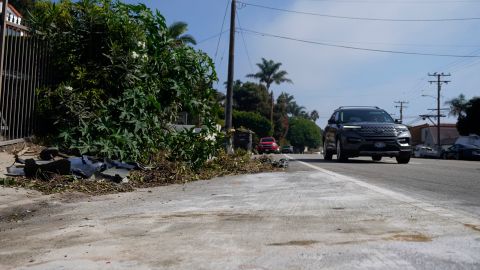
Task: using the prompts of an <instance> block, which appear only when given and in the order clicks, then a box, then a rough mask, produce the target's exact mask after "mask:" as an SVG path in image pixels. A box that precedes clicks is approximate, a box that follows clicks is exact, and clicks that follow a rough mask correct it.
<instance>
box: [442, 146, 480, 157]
mask: <svg viewBox="0 0 480 270" xmlns="http://www.w3.org/2000/svg"><path fill="white" fill-rule="evenodd" d="M442 158H443V159H467V160H480V147H478V146H475V145H468V144H454V145H452V146H450V147H449V148H448V149H447V150H445V151H443V153H442Z"/></svg>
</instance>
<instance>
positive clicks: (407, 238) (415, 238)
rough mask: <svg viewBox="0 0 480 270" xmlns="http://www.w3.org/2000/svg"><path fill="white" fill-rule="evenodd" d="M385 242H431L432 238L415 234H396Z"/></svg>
mask: <svg viewBox="0 0 480 270" xmlns="http://www.w3.org/2000/svg"><path fill="white" fill-rule="evenodd" d="M385 240H390V241H403V242H431V241H432V238H431V237H430V236H427V235H424V234H421V233H413V234H395V235H393V236H391V237H388V238H385Z"/></svg>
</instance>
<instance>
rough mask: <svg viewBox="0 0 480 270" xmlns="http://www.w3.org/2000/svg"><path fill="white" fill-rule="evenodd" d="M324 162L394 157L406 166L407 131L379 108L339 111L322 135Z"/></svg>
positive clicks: (408, 135)
mask: <svg viewBox="0 0 480 270" xmlns="http://www.w3.org/2000/svg"><path fill="white" fill-rule="evenodd" d="M323 136H324V137H323V142H324V145H323V149H324V158H325V160H331V159H332V156H333V155H334V154H336V156H337V160H339V161H346V160H347V159H348V158H350V157H358V156H370V157H372V160H374V161H380V160H381V159H382V157H395V158H396V159H397V162H398V163H408V162H409V161H410V156H411V153H412V146H411V144H410V142H411V135H410V132H409V131H408V128H407V127H406V126H404V125H402V124H400V122H399V121H395V120H393V118H392V117H391V116H390V115H389V114H388V113H387V112H386V111H384V110H382V109H380V108H378V107H361V106H360V107H359V106H357V107H340V108H338V109H336V110H335V111H334V112H333V114H332V116H331V118H330V119H329V120H328V125H327V126H326V127H325V131H324V133H323Z"/></svg>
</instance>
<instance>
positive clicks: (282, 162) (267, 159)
mask: <svg viewBox="0 0 480 270" xmlns="http://www.w3.org/2000/svg"><path fill="white" fill-rule="evenodd" d="M258 160H259V161H260V162H262V163H269V164H271V165H272V166H273V167H276V168H288V159H286V158H281V159H279V160H275V159H274V158H273V157H272V156H267V155H262V156H260V157H259V158H258Z"/></svg>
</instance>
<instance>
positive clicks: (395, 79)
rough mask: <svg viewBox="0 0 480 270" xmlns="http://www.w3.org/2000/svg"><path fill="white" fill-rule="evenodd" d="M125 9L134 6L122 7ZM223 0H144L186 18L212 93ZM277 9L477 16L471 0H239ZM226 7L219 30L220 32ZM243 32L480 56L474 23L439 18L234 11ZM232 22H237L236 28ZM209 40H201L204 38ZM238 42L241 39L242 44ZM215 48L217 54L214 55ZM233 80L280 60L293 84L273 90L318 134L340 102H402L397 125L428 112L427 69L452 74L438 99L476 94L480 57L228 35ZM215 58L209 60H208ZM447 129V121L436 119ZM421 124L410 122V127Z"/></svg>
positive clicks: (222, 71) (222, 63) (479, 23)
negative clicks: (290, 99)
mask: <svg viewBox="0 0 480 270" xmlns="http://www.w3.org/2000/svg"><path fill="white" fill-rule="evenodd" d="M127 2H129V3H135V2H142V1H133V0H129V1H127ZM229 2H230V1H229V0H160V1H143V3H145V4H146V5H147V6H149V7H150V8H152V9H158V10H159V11H160V12H161V13H162V14H163V15H164V16H165V17H166V20H167V23H169V24H170V23H172V22H174V21H185V22H187V23H188V24H189V34H192V35H193V36H195V38H196V39H197V41H199V42H200V43H199V44H198V45H197V46H196V48H197V49H199V50H202V51H205V52H206V53H208V54H209V55H210V56H211V57H212V58H214V60H215V63H216V69H217V72H218V75H219V79H220V80H219V82H220V83H219V84H218V85H217V87H218V89H219V90H222V91H224V89H223V82H224V81H225V80H226V73H227V72H226V71H227V62H228V61H227V59H228V51H227V48H228V32H227V33H225V34H224V35H222V36H221V37H220V42H218V41H219V38H218V37H216V38H211V39H208V38H209V37H212V36H215V35H217V34H219V33H220V32H221V29H222V28H221V27H222V22H223V18H224V15H225V10H226V7H227V4H228V3H229ZM243 2H245V3H250V4H257V5H263V6H269V7H275V8H280V9H288V10H295V11H301V12H308V13H322V14H329V15H336V16H347V17H369V18H388V19H424V20H425V19H442V18H471V17H480V1H470V0H416V1H415V0H290V1H287V0H243ZM229 12H230V11H229V10H228V13H227V16H226V20H225V25H224V30H227V29H228V26H229ZM238 17H239V22H240V25H241V27H242V28H244V29H250V30H254V31H258V32H263V33H269V34H274V35H279V36H287V37H291V38H296V39H301V40H308V41H314V42H324V43H331V44H336V45H343V46H352V47H362V48H371V49H380V50H394V51H407V52H420V53H433V54H454V55H471V54H474V55H480V35H479V34H478V29H479V27H480V20H468V21H441V22H418V21H416V22H399V21H394V22H392V21H363V20H350V19H338V18H325V17H319V16H311V15H305V14H295V13H287V12H280V11H276V10H271V9H264V8H259V7H254V6H249V5H239V9H238ZM237 26H238V22H237ZM207 39H208V40H207ZM244 40H245V42H244ZM217 44H218V50H217ZM235 54H236V63H235V78H236V79H240V80H243V81H247V80H248V79H247V78H245V75H246V74H248V73H253V72H255V71H256V70H257V69H256V66H255V63H257V62H259V61H260V59H261V57H265V58H267V59H272V60H274V61H276V62H281V63H283V66H282V68H283V69H285V70H287V71H288V73H289V75H288V76H289V78H290V79H292V80H293V82H294V84H292V85H274V86H273V87H272V88H273V91H274V93H275V95H276V96H278V94H279V93H280V92H282V91H285V92H288V93H290V94H292V95H294V96H295V98H296V100H297V102H298V103H299V104H301V105H303V106H305V107H306V108H307V110H309V111H311V110H317V111H318V112H319V113H320V117H321V118H320V119H319V120H318V121H317V123H318V124H319V125H320V126H321V127H322V128H323V127H324V126H325V123H326V120H327V118H328V117H329V116H330V114H331V113H332V111H333V110H334V109H335V108H337V107H339V106H347V105H376V106H379V107H382V108H384V109H385V110H387V111H388V112H390V113H392V114H395V115H394V117H399V113H398V109H397V108H395V105H396V104H394V101H400V100H401V101H408V102H409V104H408V105H407V106H408V108H406V109H405V111H404V117H405V119H404V122H405V123H407V124H410V123H413V122H414V121H415V120H416V119H417V118H418V115H419V114H426V113H429V111H428V109H431V108H436V100H435V98H433V97H422V94H423V95H431V96H436V85H430V84H429V83H428V80H431V79H434V78H429V77H428V76H427V74H428V73H433V72H445V73H451V75H452V76H451V77H449V78H448V79H449V80H451V83H449V84H448V85H444V86H443V90H442V95H443V97H442V107H445V106H443V102H444V101H445V100H448V99H451V98H453V97H456V96H458V95H459V94H460V93H463V94H465V95H466V96H467V98H471V97H473V96H476V95H477V96H478V95H480V86H479V83H480V76H479V74H478V73H479V71H480V58H451V57H434V56H418V55H403V54H390V53H379V52H368V51H359V50H352V49H343V48H332V47H325V46H320V45H316V44H307V43H301V42H296V41H291V40H285V39H278V38H272V37H265V36H258V35H252V34H250V33H246V32H244V33H243V36H242V34H241V33H237V35H236V51H235ZM215 56H216V57H215ZM442 121H444V122H449V123H454V122H455V121H456V120H455V119H454V118H447V119H445V118H444V119H442ZM423 122H424V121H422V120H420V121H416V122H415V124H420V123H423Z"/></svg>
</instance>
